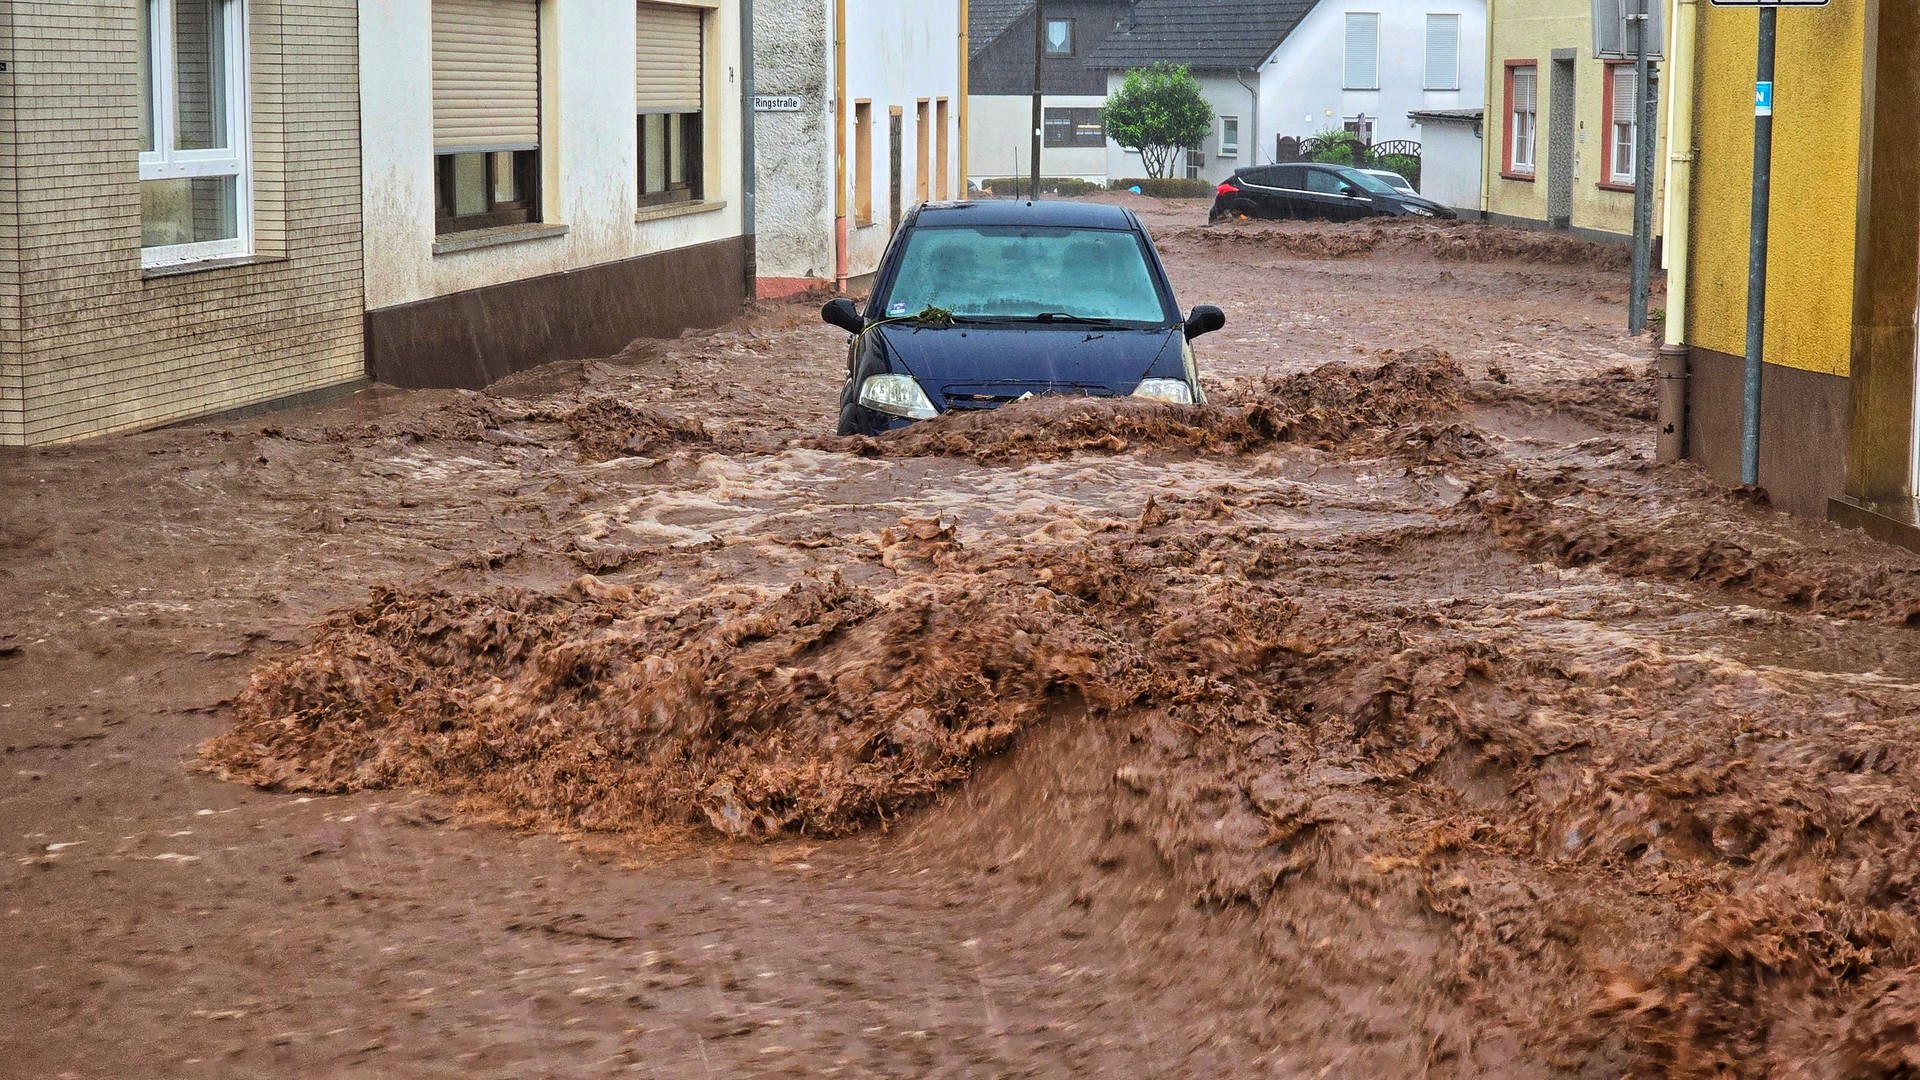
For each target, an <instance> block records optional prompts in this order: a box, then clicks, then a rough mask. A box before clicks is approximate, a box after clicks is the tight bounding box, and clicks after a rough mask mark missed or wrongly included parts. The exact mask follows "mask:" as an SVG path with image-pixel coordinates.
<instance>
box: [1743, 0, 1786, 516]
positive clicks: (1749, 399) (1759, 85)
mask: <svg viewBox="0 0 1920 1080" xmlns="http://www.w3.org/2000/svg"><path fill="white" fill-rule="evenodd" d="M1779 14H1780V13H1779V12H1778V11H1776V10H1775V9H1774V8H1772V7H1763V8H1761V9H1760V55H1759V57H1758V58H1757V60H1756V61H1755V63H1754V88H1753V218H1752V222H1753V224H1752V235H1751V238H1750V239H1749V240H1748V242H1747V371H1746V385H1745V387H1744V390H1745V393H1744V394H1743V396H1742V400H1741V408H1740V482H1741V483H1742V484H1748V485H1752V484H1758V483H1759V482H1760V374H1761V357H1762V356H1763V355H1764V350H1765V347H1766V343H1767V217H1768V212H1769V210H1770V209H1771V208H1772V205H1773V45H1774V32H1775V24H1774V20H1775V18H1776V17H1777V16H1778V15H1779Z"/></svg>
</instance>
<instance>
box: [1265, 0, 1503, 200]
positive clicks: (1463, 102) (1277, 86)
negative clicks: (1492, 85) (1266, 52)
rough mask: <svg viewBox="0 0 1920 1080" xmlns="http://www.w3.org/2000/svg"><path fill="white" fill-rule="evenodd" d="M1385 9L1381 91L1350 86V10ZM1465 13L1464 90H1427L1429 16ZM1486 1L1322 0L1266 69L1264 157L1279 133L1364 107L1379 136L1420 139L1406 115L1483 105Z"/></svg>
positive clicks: (1310, 131)
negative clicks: (1347, 86) (1346, 86)
mask: <svg viewBox="0 0 1920 1080" xmlns="http://www.w3.org/2000/svg"><path fill="white" fill-rule="evenodd" d="M1349 11H1373V12H1378V13H1379V15H1380V89H1378V90H1345V89H1342V85H1341V84H1342V83H1343V82H1344V76H1345V71H1344V65H1345V60H1346V26H1347V19H1346V16H1347V12H1349ZM1428 14H1435V15H1448V14H1451V15H1458V16H1460V58H1459V63H1460V80H1459V82H1460V88H1459V89H1458V90H1451V91H1447V90H1427V89H1424V86H1425V83H1426V59H1427V15H1428ZM1486 51H1487V15H1486V3H1485V0H1320V3H1319V4H1318V5H1317V6H1315V7H1314V9H1313V11H1312V12H1311V13H1310V14H1308V16H1307V17H1306V18H1305V19H1303V20H1301V22H1300V25H1299V26H1297V27H1295V28H1294V31H1293V33H1292V34H1291V35H1289V36H1288V37H1287V40H1286V41H1284V42H1282V43H1281V45H1280V47H1279V48H1278V49H1276V50H1274V55H1273V56H1272V57H1270V58H1269V59H1268V61H1267V63H1266V64H1265V66H1263V67H1262V68H1261V79H1260V139H1259V141H1258V147H1259V161H1258V162H1256V161H1253V160H1251V159H1245V160H1243V162H1242V164H1247V165H1253V164H1265V163H1267V162H1270V161H1272V160H1273V147H1274V140H1275V138H1276V137H1277V136H1280V135H1292V136H1298V137H1306V136H1310V135H1317V134H1319V133H1320V132H1322V131H1325V130H1328V129H1329V128H1331V129H1334V130H1338V129H1339V128H1340V126H1341V123H1342V122H1343V121H1344V120H1346V119H1348V118H1350V117H1353V116H1356V115H1359V114H1361V113H1365V114H1366V115H1367V116H1369V117H1371V118H1373V120H1374V129H1373V132H1374V133H1373V138H1374V141H1375V142H1386V141H1389V140H1392V139H1418V138H1419V137H1420V132H1419V130H1418V128H1416V127H1415V125H1414V123H1413V121H1411V120H1409V119H1407V113H1408V112H1410V111H1412V110H1415V109H1472V108H1478V107H1480V106H1482V105H1484V104H1485V103H1486V68H1487V65H1486Z"/></svg>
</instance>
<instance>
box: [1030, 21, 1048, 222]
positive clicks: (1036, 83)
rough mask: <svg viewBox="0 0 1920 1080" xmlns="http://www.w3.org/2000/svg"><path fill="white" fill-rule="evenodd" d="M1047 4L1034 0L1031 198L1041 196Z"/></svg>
mask: <svg viewBox="0 0 1920 1080" xmlns="http://www.w3.org/2000/svg"><path fill="white" fill-rule="evenodd" d="M1045 6H1046V0H1033V157H1032V158H1031V165H1032V168H1033V187H1032V190H1031V191H1030V192H1029V193H1028V195H1027V197H1028V198H1030V199H1038V198H1040V130H1041V127H1042V117H1041V115H1040V61H1041V58H1042V57H1044V56H1046V54H1047V37H1046V35H1047V19H1046V13H1045V12H1044V11H1042V10H1041V9H1042V8H1044V7H1045Z"/></svg>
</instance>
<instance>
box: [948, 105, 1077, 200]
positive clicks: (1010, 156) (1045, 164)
mask: <svg viewBox="0 0 1920 1080" xmlns="http://www.w3.org/2000/svg"><path fill="white" fill-rule="evenodd" d="M1106 103H1107V99H1106V98H1104V97H1098V96H1089V95H1080V94H1048V95H1046V96H1045V97H1043V98H1041V99H1040V107H1041V108H1043V109H1070V108H1085V109H1098V108H1100V107H1102V106H1104V105H1105V104H1106ZM968 108H969V109H970V110H971V111H970V112H969V113H968V116H967V128H968V133H967V139H968V150H967V174H968V179H971V180H987V179H996V178H1001V177H1009V176H1027V175H1029V172H1028V170H1029V169H1030V167H1031V163H1030V162H1029V161H1028V157H1029V155H1031V154H1032V153H1033V98H1032V97H1030V96H1027V95H1024V94H1008V95H999V94H996V95H993V96H991V97H987V96H976V97H974V98H973V99H972V100H971V101H970V102H969V105H968ZM1040 175H1042V176H1059V177H1067V176H1071V177H1079V178H1080V179H1082V180H1095V181H1102V180H1105V179H1106V178H1107V147H1106V146H1043V147H1041V148H1040Z"/></svg>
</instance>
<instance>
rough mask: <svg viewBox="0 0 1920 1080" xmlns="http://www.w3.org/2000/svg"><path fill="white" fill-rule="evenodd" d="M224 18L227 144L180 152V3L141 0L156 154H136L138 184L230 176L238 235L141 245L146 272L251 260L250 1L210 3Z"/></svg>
mask: <svg viewBox="0 0 1920 1080" xmlns="http://www.w3.org/2000/svg"><path fill="white" fill-rule="evenodd" d="M211 2H212V3H214V4H216V5H218V6H219V8H220V10H222V11H223V12H224V21H225V23H226V26H225V32H226V52H227V55H226V61H227V63H226V71H225V72H224V75H225V80H224V81H225V92H226V114H227V115H226V129H227V130H226V141H227V144H228V145H227V146H225V147H223V148H220V149H210V150H180V149H178V148H176V147H175V145H174V144H175V143H176V142H178V139H179V131H178V125H179V122H180V117H179V109H178V104H179V94H180V85H179V79H178V71H177V64H176V56H177V49H175V48H174V45H173V42H174V35H175V33H176V31H177V27H178V22H177V21H176V19H175V18H174V12H175V10H176V7H175V4H176V0H142V5H143V6H142V8H141V10H143V11H145V12H146V16H147V20H148V23H147V25H148V28H149V32H148V35H147V36H148V38H149V41H148V42H147V45H148V47H149V52H148V54H147V80H148V87H147V89H150V90H151V91H152V95H153V96H152V106H151V108H150V110H149V114H148V116H147V130H145V131H142V132H141V139H142V141H143V142H144V141H145V139H146V137H147V136H148V135H151V136H152V142H153V149H152V150H142V151H140V155H139V172H140V181H141V183H142V184H143V185H144V184H145V183H146V182H148V181H154V180H202V179H223V178H226V177H232V178H233V182H234V211H233V212H234V233H235V235H234V236H233V237H231V238H229V239H224V240H204V241H199V242H197V243H189V244H166V245H160V246H154V247H148V246H146V244H145V243H142V245H141V247H140V265H141V267H142V268H143V269H145V268H153V267H161V266H178V265H180V264H183V263H194V262H206V261H209V260H214V259H230V258H242V257H245V256H249V255H251V254H253V242H254V228H253V196H254V192H253V139H252V135H253V131H252V129H253V99H252V95H251V93H250V92H249V91H250V89H251V86H250V84H251V71H252V65H251V63H250V61H251V57H252V38H251V36H250V35H249V34H248V25H247V24H248V19H247V0H211Z"/></svg>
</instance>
